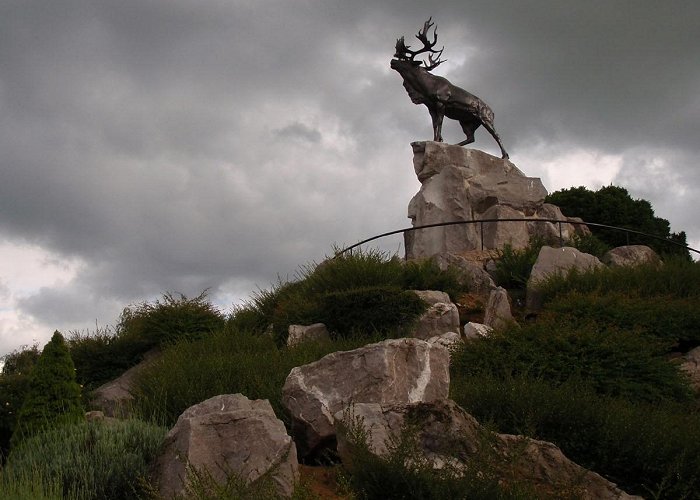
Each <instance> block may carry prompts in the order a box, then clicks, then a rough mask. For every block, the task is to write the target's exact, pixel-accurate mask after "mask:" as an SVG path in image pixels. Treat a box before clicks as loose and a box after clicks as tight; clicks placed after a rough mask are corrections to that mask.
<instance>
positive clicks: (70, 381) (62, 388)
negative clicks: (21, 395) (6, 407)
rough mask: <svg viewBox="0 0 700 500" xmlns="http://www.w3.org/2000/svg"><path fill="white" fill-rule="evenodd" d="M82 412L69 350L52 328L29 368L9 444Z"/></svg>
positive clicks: (72, 418)
mask: <svg viewBox="0 0 700 500" xmlns="http://www.w3.org/2000/svg"><path fill="white" fill-rule="evenodd" d="M83 416H84V413H83V408H82V403H81V400H80V385H78V383H77V382H76V381H75V366H74V365H73V360H72V359H71V356H70V351H69V350H68V346H67V345H66V342H65V341H64V339H63V336H62V335H61V334H60V333H59V332H54V334H53V337H51V340H50V341H49V343H48V344H46V346H45V347H44V350H43V352H42V353H41V356H40V357H39V359H38V360H37V363H36V366H35V367H34V369H33V370H32V375H31V378H30V380H29V388H28V390H27V395H26V397H25V399H24V402H23V404H22V408H21V409H20V412H19V416H18V419H17V425H16V428H15V432H14V434H13V436H12V446H14V445H15V444H16V443H17V442H19V441H21V440H22V439H24V438H25V437H27V436H30V435H33V434H36V433H37V432H38V431H40V430H43V429H45V428H48V427H52V426H54V425H56V424H59V423H63V422H66V421H69V422H70V421H76V420H80V419H82V418H83Z"/></svg>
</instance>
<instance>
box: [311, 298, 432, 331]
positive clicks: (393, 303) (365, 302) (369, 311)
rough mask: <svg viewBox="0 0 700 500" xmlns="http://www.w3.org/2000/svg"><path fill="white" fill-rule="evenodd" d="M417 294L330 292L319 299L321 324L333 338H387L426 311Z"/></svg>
mask: <svg viewBox="0 0 700 500" xmlns="http://www.w3.org/2000/svg"><path fill="white" fill-rule="evenodd" d="M426 307H427V306H426V304H425V302H423V301H422V300H421V299H420V298H419V297H418V296H417V295H416V294H415V293H413V292H409V291H403V290H401V289H400V288H396V287H387V286H383V287H380V286H376V287H367V288H356V289H352V290H342V291H338V292H330V293H326V294H324V295H322V296H321V297H320V308H319V309H320V311H319V320H320V321H321V322H322V323H325V324H326V326H327V327H328V329H329V331H331V335H334V336H340V337H348V336H350V335H352V334H353V332H368V333H369V332H377V333H379V334H381V335H382V336H386V335H387V334H388V333H389V332H391V331H392V330H396V329H399V328H406V327H408V326H410V325H411V324H412V323H413V322H414V320H416V319H417V318H418V316H420V314H422V313H423V312H424V311H425V310H426Z"/></svg>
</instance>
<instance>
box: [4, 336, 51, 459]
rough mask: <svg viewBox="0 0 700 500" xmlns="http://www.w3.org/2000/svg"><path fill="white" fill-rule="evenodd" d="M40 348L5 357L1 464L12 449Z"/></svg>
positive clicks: (28, 348) (21, 348)
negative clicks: (11, 444) (19, 416)
mask: <svg viewBox="0 0 700 500" xmlns="http://www.w3.org/2000/svg"><path fill="white" fill-rule="evenodd" d="M40 355H41V352H40V351H39V347H38V346H36V345H33V346H31V347H29V346H22V347H20V348H19V349H17V350H15V351H13V352H11V353H10V354H7V355H5V356H4V357H3V361H4V362H5V364H4V365H3V367H2V374H0V462H3V461H4V458H5V456H6V454H7V452H8V451H9V449H10V438H11V437H12V434H13V433H14V431H15V426H16V424H17V416H18V415H19V410H20V408H22V403H24V399H25V397H26V395H27V392H28V391H29V380H30V375H31V373H32V371H33V369H34V366H35V365H36V362H37V361H38V359H39V356H40Z"/></svg>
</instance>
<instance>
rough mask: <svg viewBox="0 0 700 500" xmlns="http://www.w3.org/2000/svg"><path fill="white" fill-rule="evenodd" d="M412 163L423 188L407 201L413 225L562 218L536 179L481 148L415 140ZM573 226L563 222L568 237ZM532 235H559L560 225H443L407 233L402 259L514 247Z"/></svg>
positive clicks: (518, 223)
mask: <svg viewBox="0 0 700 500" xmlns="http://www.w3.org/2000/svg"><path fill="white" fill-rule="evenodd" d="M411 146H412V147H413V152H414V157H413V165H414V168H415V171H416V175H417V176H418V180H419V181H420V182H421V184H422V185H421V188H420V191H419V192H418V194H416V195H415V196H414V197H413V199H412V200H411V202H410V203H409V206H408V217H409V218H410V219H411V220H412V223H413V226H414V227H415V226H422V225H426V224H434V223H442V222H456V221H470V220H483V219H490V218H523V217H528V218H533V219H537V218H552V217H554V218H557V219H559V220H566V218H565V217H564V216H563V215H562V213H561V211H560V210H559V209H558V208H557V207H555V206H554V205H548V204H545V203H544V198H545V196H546V195H547V191H546V190H545V188H544V186H543V185H542V182H541V181H540V179H538V178H534V177H526V176H525V174H523V173H522V172H521V171H520V170H518V168H517V167H516V166H515V165H514V164H513V163H511V162H510V161H508V160H503V159H501V158H496V157H495V156H491V155H489V154H487V153H484V152H482V151H478V150H474V149H466V148H463V147H461V146H454V145H448V144H445V143H438V142H432V141H425V142H414V143H413V144H412V145H411ZM576 231H577V230H576V227H575V226H572V225H570V224H562V231H561V236H562V238H563V239H565V240H568V239H569V238H570V237H571V236H572V235H573V234H574V233H575V232H576ZM533 235H539V236H544V237H547V238H552V239H558V238H559V236H560V232H559V227H558V225H554V224H551V223H535V222H487V223H483V224H480V223H477V224H459V225H452V226H443V227H436V228H429V229H422V230H418V231H408V232H406V233H405V245H406V258H407V259H420V258H426V257H431V256H434V255H441V254H450V253H451V254H461V253H464V252H466V251H469V250H475V249H480V248H482V242H483V248H501V247H502V246H503V245H505V244H506V243H509V244H511V245H512V246H513V247H515V248H521V247H524V246H526V245H527V244H528V242H529V239H530V237H531V236H533Z"/></svg>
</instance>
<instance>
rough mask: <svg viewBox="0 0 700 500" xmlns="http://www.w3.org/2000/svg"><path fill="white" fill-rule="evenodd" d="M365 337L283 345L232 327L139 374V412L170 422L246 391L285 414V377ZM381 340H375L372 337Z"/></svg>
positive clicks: (170, 353) (172, 351)
mask: <svg viewBox="0 0 700 500" xmlns="http://www.w3.org/2000/svg"><path fill="white" fill-rule="evenodd" d="M368 340H372V339H371V338H370V339H367V338H365V337H362V338H349V339H339V340H337V341H332V342H325V343H318V342H307V343H302V344H300V345H298V346H296V347H293V348H289V349H285V348H279V347H277V345H276V344H275V342H274V340H273V339H272V338H271V337H270V336H268V335H260V334H255V333H250V332H239V331H235V330H233V329H232V327H229V328H227V329H225V330H221V331H219V332H216V333H214V334H212V335H211V336H208V337H206V338H203V339H200V340H198V341H194V342H186V341H183V342H179V343H177V344H175V345H173V346H171V347H170V348H168V349H167V350H166V351H164V352H163V355H162V356H161V357H160V359H159V360H157V361H155V362H154V363H152V364H151V365H149V366H148V367H147V368H145V369H144V370H143V371H142V372H140V373H139V375H138V378H137V380H136V384H135V387H134V395H135V402H134V404H135V410H136V411H137V413H138V414H139V415H141V416H142V417H143V418H146V419H151V420H155V421H156V422H163V423H165V424H166V425H172V424H174V423H175V421H176V420H177V417H178V416H179V415H180V414H181V413H182V412H183V411H184V410H185V409H187V408H188V407H190V406H192V405H194V404H196V403H199V402H200V401H204V400H205V399H208V398H210V397H212V396H216V395H218V394H234V393H242V394H244V395H245V396H247V397H248V398H250V399H268V400H269V401H270V403H271V404H272V407H273V409H274V410H275V413H276V414H277V416H278V417H279V418H282V419H283V420H284V419H285V418H286V417H285V414H284V411H283V409H282V405H281V403H280V400H281V395H282V386H283V385H284V381H285V379H286V377H287V375H288V374H289V372H290V371H291V369H292V368H293V367H295V366H300V365H303V364H307V363H310V362H313V361H316V360H318V359H320V358H321V357H323V356H325V355H326V354H328V353H331V352H334V351H339V350H348V349H353V348H356V347H359V346H361V345H364V344H365V343H367V342H368ZM374 340H377V339H374Z"/></svg>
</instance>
